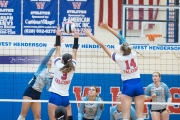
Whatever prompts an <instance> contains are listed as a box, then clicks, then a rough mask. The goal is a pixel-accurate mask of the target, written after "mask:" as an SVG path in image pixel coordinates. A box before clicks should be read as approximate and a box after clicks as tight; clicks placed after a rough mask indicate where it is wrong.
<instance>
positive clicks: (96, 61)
mask: <svg viewBox="0 0 180 120" xmlns="http://www.w3.org/2000/svg"><path fill="white" fill-rule="evenodd" d="M142 7H143V6H139V7H138V6H135V7H134V6H125V7H124V8H123V10H124V11H123V13H125V14H124V15H123V16H124V17H123V18H126V19H124V20H123V25H125V26H122V28H123V33H122V35H123V36H124V37H125V38H126V39H127V41H128V42H129V43H130V44H131V45H132V47H133V49H134V50H136V51H137V52H138V65H139V69H140V73H141V80H142V83H143V86H144V89H146V87H147V85H149V84H151V83H152V73H153V72H155V71H158V72H160V73H161V74H162V76H161V81H162V82H164V83H166V84H167V85H168V87H169V88H170V92H171V95H172V102H171V103H159V102H155V103H153V102H150V101H146V103H145V104H144V115H145V118H146V119H149V118H150V116H149V108H148V105H151V104H157V105H159V104H160V105H163V104H167V105H170V111H171V113H170V114H176V115H178V114H180V106H179V105H180V89H179V86H180V52H179V50H180V46H179V45H177V44H171V45H168V44H164V43H166V42H170V43H171V42H176V41H175V40H178V41H179V40H180V39H179V38H176V37H175V36H176V35H177V34H179V33H177V31H176V29H177V28H175V26H176V23H177V21H175V16H174V15H175V14H176V13H175V11H178V10H179V9H180V8H179V7H174V8H173V7H162V8H161V7H159V6H149V7H148V6H146V8H142ZM142 9H143V10H142ZM140 10H141V12H142V11H143V14H144V15H145V14H148V15H149V14H152V15H154V16H152V17H157V18H156V19H155V18H154V19H153V20H148V19H145V18H144V19H143V18H141V16H139V17H137V18H133V19H132V18H128V17H127V16H128V12H130V11H133V12H134V13H135V14H134V16H135V15H136V12H137V11H138V12H139V11H140ZM149 11H152V13H149ZM154 11H155V12H154ZM156 15H157V16H156ZM168 15H169V16H170V17H168ZM140 18H141V19H140ZM170 18H172V19H170ZM143 20H144V21H143ZM141 21H142V22H141ZM132 24H133V26H131V25H132ZM137 26H138V27H137ZM143 26H144V27H143ZM156 33H158V34H161V35H162V37H160V38H155V40H154V45H152V44H149V41H148V38H147V37H146V35H147V34H156ZM109 34H110V33H109ZM65 39H66V38H65ZM80 39H84V38H80ZM112 39H115V41H118V40H117V38H116V37H114V38H112ZM106 40H107V39H106ZM22 41H23V40H22ZM22 41H21V42H15V41H9V42H7V43H6V44H11V45H13V47H6V46H0V51H1V53H0V55H1V56H0V68H1V70H0V71H1V72H0V106H1V107H0V111H3V113H4V114H3V115H2V116H3V118H8V116H12V119H14V118H16V117H18V115H19V113H20V109H21V102H42V113H47V102H48V99H49V92H48V91H47V90H46V87H44V89H43V92H42V94H41V100H38V101H36V100H33V101H31V100H22V95H23V93H24V91H25V89H26V88H27V87H28V82H29V81H30V80H31V78H32V76H33V74H34V72H35V71H36V70H37V68H38V66H39V64H40V63H41V60H42V59H43V58H44V56H45V55H46V54H47V53H48V51H49V50H50V49H51V47H53V42H54V39H53V40H52V41H53V42H52V43H36V44H35V43H34V42H22ZM108 42H109V43H111V40H109V41H108ZM162 43H163V44H162ZM106 46H107V47H108V48H109V49H111V50H112V51H115V52H116V53H117V54H120V50H119V48H120V46H119V44H118V43H117V44H106ZM61 51H62V54H63V53H67V52H68V53H71V52H72V44H71V43H66V42H64V43H63V44H62V49H61ZM52 60H54V56H52ZM53 68H54V66H52V72H53ZM92 85H95V86H96V87H97V88H98V91H99V96H100V97H101V98H102V99H103V102H101V103H104V104H105V105H104V106H105V108H104V110H103V112H102V115H101V118H102V119H106V118H107V117H108V116H107V115H109V114H110V108H111V107H112V106H114V105H115V104H118V103H119V102H116V96H117V93H118V92H119V91H121V90H122V81H121V75H120V70H119V67H118V65H117V64H116V63H115V62H114V61H113V60H111V59H110V58H109V57H108V56H107V54H106V53H105V52H104V51H103V50H102V49H101V48H100V46H98V45H97V44H91V43H86V41H84V43H80V45H79V49H78V56H77V67H76V72H75V75H74V77H73V80H72V82H71V86H70V89H69V93H70V102H71V103H72V110H73V116H75V117H76V116H77V114H78V108H79V105H80V103H90V102H87V101H81V98H82V97H83V96H86V95H87V94H88V90H89V87H90V86H92ZM96 103H97V102H96ZM133 106H134V102H133ZM7 112H8V113H9V114H8V115H6V114H5V113H7ZM32 116H33V115H32V113H31V111H30V113H29V114H28V116H27V119H31V118H32ZM44 116H45V117H44ZM46 118H47V114H46V115H42V119H46ZM175 118H176V117H175Z"/></svg>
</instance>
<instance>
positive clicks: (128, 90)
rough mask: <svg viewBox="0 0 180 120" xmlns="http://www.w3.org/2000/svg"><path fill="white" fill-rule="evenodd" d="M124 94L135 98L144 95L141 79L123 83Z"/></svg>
mask: <svg viewBox="0 0 180 120" xmlns="http://www.w3.org/2000/svg"><path fill="white" fill-rule="evenodd" d="M122 94H124V95H127V96H130V97H135V96H140V95H144V89H143V85H142V82H141V79H140V78H135V79H130V80H125V81H123V89H122Z"/></svg>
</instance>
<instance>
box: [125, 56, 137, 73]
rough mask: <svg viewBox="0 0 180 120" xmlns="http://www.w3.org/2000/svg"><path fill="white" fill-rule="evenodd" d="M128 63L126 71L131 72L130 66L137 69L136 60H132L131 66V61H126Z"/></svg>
mask: <svg viewBox="0 0 180 120" xmlns="http://www.w3.org/2000/svg"><path fill="white" fill-rule="evenodd" d="M125 63H126V69H127V70H129V69H130V66H133V67H134V68H135V67H136V62H135V61H134V59H133V58H132V59H131V61H130V64H129V61H128V60H127V61H125Z"/></svg>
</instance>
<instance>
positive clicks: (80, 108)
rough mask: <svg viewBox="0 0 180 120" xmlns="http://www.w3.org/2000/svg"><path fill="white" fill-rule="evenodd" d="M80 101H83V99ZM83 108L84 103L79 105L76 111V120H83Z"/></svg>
mask: <svg viewBox="0 0 180 120" xmlns="http://www.w3.org/2000/svg"><path fill="white" fill-rule="evenodd" d="M82 101H85V99H84V98H83V100H82ZM84 107H85V104H84V103H81V104H80V107H79V110H78V120H82V119H83V115H84Z"/></svg>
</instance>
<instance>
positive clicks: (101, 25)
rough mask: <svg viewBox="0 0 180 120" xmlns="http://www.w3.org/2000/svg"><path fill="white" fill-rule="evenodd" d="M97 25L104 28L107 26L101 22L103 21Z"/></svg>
mask: <svg viewBox="0 0 180 120" xmlns="http://www.w3.org/2000/svg"><path fill="white" fill-rule="evenodd" d="M99 25H100V27H102V28H105V29H107V28H108V27H109V26H108V24H107V23H103V22H101V23H99Z"/></svg>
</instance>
